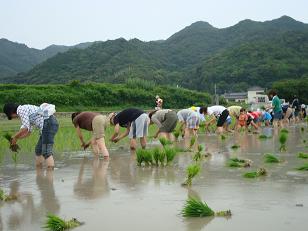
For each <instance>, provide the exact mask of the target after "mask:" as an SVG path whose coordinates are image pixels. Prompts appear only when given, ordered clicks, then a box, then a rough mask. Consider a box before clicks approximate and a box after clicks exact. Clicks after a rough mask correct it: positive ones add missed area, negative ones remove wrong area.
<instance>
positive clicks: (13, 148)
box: [3, 133, 20, 152]
mask: <svg viewBox="0 0 308 231" xmlns="http://www.w3.org/2000/svg"><path fill="white" fill-rule="evenodd" d="M3 137H4V138H5V139H6V140H7V141H8V142H9V143H10V149H11V151H12V152H18V150H19V149H20V147H19V145H18V144H11V140H12V138H13V137H12V135H11V134H9V133H5V134H4V135H3Z"/></svg>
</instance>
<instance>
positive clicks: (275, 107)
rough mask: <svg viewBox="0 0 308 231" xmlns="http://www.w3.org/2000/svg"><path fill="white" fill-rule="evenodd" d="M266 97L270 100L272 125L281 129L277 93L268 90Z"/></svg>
mask: <svg viewBox="0 0 308 231" xmlns="http://www.w3.org/2000/svg"><path fill="white" fill-rule="evenodd" d="M268 96H269V98H271V99H272V106H271V107H270V108H272V109H273V125H274V127H277V126H279V127H282V123H281V120H282V107H281V102H280V99H279V97H278V96H277V92H276V91H275V90H270V91H269V93H268Z"/></svg>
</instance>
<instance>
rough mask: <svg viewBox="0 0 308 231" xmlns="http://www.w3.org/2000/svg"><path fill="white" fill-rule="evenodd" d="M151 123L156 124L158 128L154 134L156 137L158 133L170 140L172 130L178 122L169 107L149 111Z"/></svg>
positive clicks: (174, 113)
mask: <svg viewBox="0 0 308 231" xmlns="http://www.w3.org/2000/svg"><path fill="white" fill-rule="evenodd" d="M149 117H150V120H151V123H154V124H156V125H157V127H158V130H157V132H156V133H155V135H154V138H157V137H158V135H160V136H162V137H165V138H167V139H169V140H172V131H173V130H174V129H175V127H176V124H177V122H178V117H177V114H176V112H175V111H172V110H170V109H163V110H155V111H152V112H150V113H149Z"/></svg>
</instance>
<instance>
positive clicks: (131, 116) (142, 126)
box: [109, 108, 150, 150]
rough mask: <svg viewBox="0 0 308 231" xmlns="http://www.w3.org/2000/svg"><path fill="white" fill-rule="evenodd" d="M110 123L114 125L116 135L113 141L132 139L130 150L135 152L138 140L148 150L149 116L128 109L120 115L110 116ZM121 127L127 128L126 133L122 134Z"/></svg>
mask: <svg viewBox="0 0 308 231" xmlns="http://www.w3.org/2000/svg"><path fill="white" fill-rule="evenodd" d="M109 118H110V123H111V124H112V125H114V126H115V127H114V133H113V135H112V137H111V139H110V140H111V141H112V142H114V143H116V142H118V141H119V140H121V139H123V138H124V137H126V136H128V137H129V138H130V148H131V150H135V149H136V147H137V142H136V139H137V138H139V139H140V144H141V146H142V148H146V137H147V135H148V127H149V123H150V119H149V117H148V115H147V114H146V113H145V112H144V111H142V110H139V109H136V108H128V109H125V110H123V111H121V112H119V113H111V114H110V115H109ZM120 127H124V128H126V131H125V133H122V134H120Z"/></svg>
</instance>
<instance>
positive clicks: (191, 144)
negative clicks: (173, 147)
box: [189, 136, 196, 149]
mask: <svg viewBox="0 0 308 231" xmlns="http://www.w3.org/2000/svg"><path fill="white" fill-rule="evenodd" d="M195 143H196V137H195V136H193V137H191V139H190V144H189V148H190V149H191V148H192V147H193V146H194V144H195Z"/></svg>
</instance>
